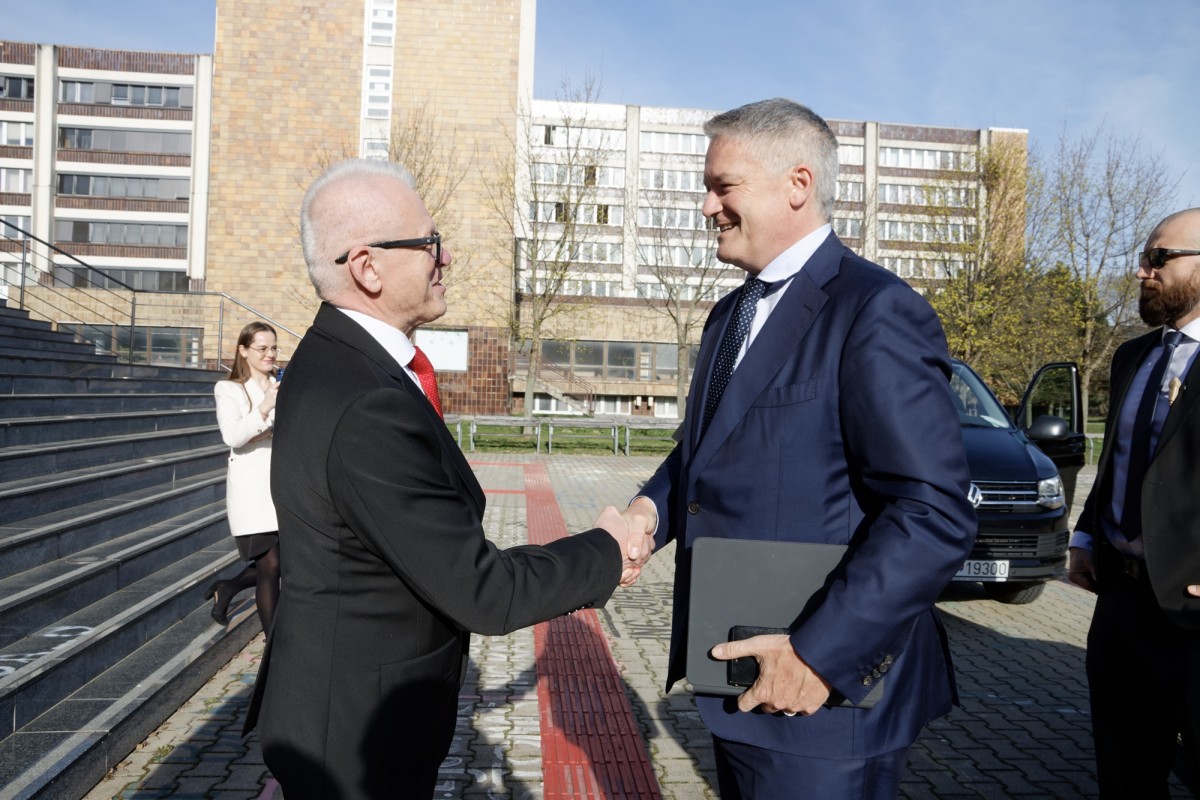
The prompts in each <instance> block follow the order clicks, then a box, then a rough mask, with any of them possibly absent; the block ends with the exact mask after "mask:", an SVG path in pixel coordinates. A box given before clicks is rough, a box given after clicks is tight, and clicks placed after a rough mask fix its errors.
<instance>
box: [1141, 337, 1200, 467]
mask: <svg viewBox="0 0 1200 800" xmlns="http://www.w3.org/2000/svg"><path fill="white" fill-rule="evenodd" d="M1189 387H1190V389H1191V390H1190V391H1189ZM1198 401H1200V354H1198V355H1197V356H1196V357H1194V358H1193V359H1192V365H1191V366H1190V367H1188V371H1187V372H1186V373H1185V374H1184V376H1183V386H1182V387H1181V388H1180V390H1179V396H1178V397H1177V398H1176V399H1175V402H1174V403H1173V404H1172V405H1171V409H1170V410H1169V411H1168V412H1167V418H1166V419H1165V420H1163V427H1162V432H1161V433H1160V434H1159V436H1158V444H1157V445H1155V448H1154V454H1155V455H1156V454H1157V453H1158V452H1159V451H1160V450H1162V448H1163V444H1164V443H1165V442H1166V441H1167V440H1168V439H1170V438H1171V436H1172V435H1173V434H1174V433H1175V431H1177V430H1179V426H1180V425H1182V424H1183V420H1184V418H1185V417H1187V415H1188V412H1189V411H1190V410H1191V408H1192V406H1194V405H1196V403H1197V402H1198ZM1153 458H1154V456H1153V455H1151V459H1153Z"/></svg>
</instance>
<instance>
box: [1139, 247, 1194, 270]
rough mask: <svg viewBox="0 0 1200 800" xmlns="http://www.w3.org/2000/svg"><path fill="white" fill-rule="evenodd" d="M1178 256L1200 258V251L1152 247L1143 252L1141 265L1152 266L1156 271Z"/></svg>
mask: <svg viewBox="0 0 1200 800" xmlns="http://www.w3.org/2000/svg"><path fill="white" fill-rule="evenodd" d="M1177 256H1200V250H1169V249H1167V248H1166V247H1151V248H1150V249H1149V250H1143V251H1142V254H1141V259H1140V262H1141V265H1142V266H1143V267H1145V266H1151V267H1153V268H1154V269H1162V268H1163V267H1165V266H1166V265H1167V260H1168V259H1172V258H1176V257H1177Z"/></svg>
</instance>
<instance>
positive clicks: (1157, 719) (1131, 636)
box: [1087, 571, 1200, 800]
mask: <svg viewBox="0 0 1200 800" xmlns="http://www.w3.org/2000/svg"><path fill="white" fill-rule="evenodd" d="M1106 573H1107V574H1103V575H1102V578H1101V591H1100V594H1099V596H1098V597H1097V599H1096V610H1095V613H1094V615H1093V616H1092V625H1091V629H1090V630H1089V631H1088V645H1087V676H1088V688H1089V691H1090V694H1091V704H1092V738H1093V740H1094V741H1095V746H1096V768H1097V774H1098V778H1099V783H1100V797H1101V800H1119V799H1123V798H1130V800H1132V799H1133V798H1136V799H1137V800H1148V799H1149V798H1166V797H1168V790H1167V779H1168V777H1169V775H1170V772H1171V766H1172V764H1173V763H1174V760H1175V753H1176V741H1177V738H1178V737H1179V736H1182V739H1183V749H1184V758H1185V761H1186V766H1187V768H1188V772H1189V773H1190V775H1191V776H1192V779H1193V781H1194V780H1195V779H1196V778H1197V777H1200V772H1198V771H1197V768H1198V767H1200V750H1198V744H1200V631H1192V630H1186V629H1184V628H1180V627H1178V626H1177V625H1174V624H1173V623H1171V622H1170V621H1169V620H1167V618H1166V617H1165V616H1164V615H1163V613H1162V611H1161V610H1160V609H1159V607H1158V602H1157V601H1156V600H1155V598H1154V592H1153V590H1152V589H1151V588H1150V582H1149V580H1147V579H1146V578H1144V577H1143V578H1141V579H1133V578H1129V577H1126V576H1123V575H1120V574H1114V573H1112V572H1110V571H1106ZM1197 578H1198V579H1200V576H1197Z"/></svg>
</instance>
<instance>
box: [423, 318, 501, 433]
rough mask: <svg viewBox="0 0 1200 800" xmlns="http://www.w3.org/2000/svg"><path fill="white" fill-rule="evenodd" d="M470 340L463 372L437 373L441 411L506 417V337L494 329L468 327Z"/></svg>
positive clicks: (475, 326) (476, 326)
mask: <svg viewBox="0 0 1200 800" xmlns="http://www.w3.org/2000/svg"><path fill="white" fill-rule="evenodd" d="M467 337H468V338H469V339H470V341H471V351H470V356H469V366H468V369H467V371H466V372H439V373H437V379H438V391H439V393H440V394H441V397H442V409H443V410H444V411H445V412H446V413H447V414H507V413H508V407H509V398H510V396H511V390H510V388H509V384H508V358H509V356H508V353H509V346H508V337H507V336H506V335H504V332H503V331H501V330H498V329H496V328H484V327H480V326H478V325H468V326H467Z"/></svg>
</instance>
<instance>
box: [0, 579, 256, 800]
mask: <svg viewBox="0 0 1200 800" xmlns="http://www.w3.org/2000/svg"><path fill="white" fill-rule="evenodd" d="M230 557H231V558H232V556H230ZM215 566H216V565H215V563H213V562H210V563H209V564H207V565H195V569H194V570H193V572H192V574H191V575H190V576H189V577H188V578H187V579H185V580H186V582H187V583H189V584H190V586H189V587H188V589H187V590H186V591H184V592H181V593H176V594H175V597H176V598H177V599H180V600H181V603H182V606H183V608H182V609H181V610H182V611H184V612H186V614H185V615H184V616H182V618H181V619H180V620H179V621H178V622H176V623H175V624H173V625H171V626H170V627H168V628H166V629H165V630H163V631H162V632H161V633H158V634H157V635H155V636H154V637H153V638H151V639H149V640H148V641H146V642H145V644H143V645H142V646H141V647H139V648H137V649H136V650H134V651H132V652H131V653H129V655H127V656H125V657H124V658H123V659H121V660H120V661H118V662H116V663H115V664H114V665H113V666H112V667H110V668H109V669H107V670H106V671H105V672H103V673H101V674H100V675H98V676H97V677H95V678H93V679H92V680H90V681H89V682H87V683H86V684H84V685H83V686H82V687H81V688H79V689H77V690H76V691H74V692H72V693H71V694H69V695H67V696H66V697H65V699H63V700H62V701H60V702H58V703H57V704H55V705H53V706H51V707H50V708H49V709H48V710H47V711H46V712H44V713H43V714H41V715H40V716H38V717H36V718H35V719H33V720H31V721H30V722H28V723H27V724H25V725H24V726H22V727H19V728H17V729H16V730H15V731H14V732H13V733H12V734H11V735H9V736H7V737H6V738H4V739H0V786H3V787H5V792H6V793H5V794H4V797H5V798H9V797H11V798H13V800H18V798H19V799H20V800H41V799H42V798H46V799H47V800H49V798H63V797H83V796H84V795H86V794H87V793H88V791H90V790H91V789H92V788H93V787H94V786H95V785H96V784H97V783H99V781H100V779H101V778H103V777H104V775H105V774H106V773H107V772H108V770H109V769H111V768H112V767H113V766H115V765H116V764H117V763H118V762H119V761H121V760H122V759H124V758H125V757H126V756H128V755H129V753H130V752H132V751H133V749H134V748H136V747H137V746H138V745H139V744H140V743H141V742H142V741H144V740H145V738H146V736H148V735H149V734H150V733H151V732H152V731H153V730H154V729H155V728H157V727H158V726H159V725H161V724H162V723H163V722H164V721H165V720H166V719H167V718H168V717H170V715H171V714H172V713H174V712H175V710H176V709H177V708H178V707H179V706H180V705H182V704H183V703H184V702H186V700H187V699H188V698H189V697H191V696H192V695H193V694H194V693H195V692H196V691H198V690H199V689H200V688H201V687H202V686H203V685H204V683H205V681H206V680H208V678H209V677H210V676H211V675H212V674H213V673H214V672H216V671H217V670H218V669H220V668H221V667H222V666H224V665H225V664H226V663H228V662H229V660H230V659H231V658H233V657H234V656H236V655H237V654H238V653H239V652H240V651H241V650H242V648H244V647H245V646H246V645H247V644H249V642H250V640H251V639H253V638H254V636H256V635H257V634H258V633H259V632H260V630H261V627H260V625H259V622H258V615H257V614H255V613H253V605H252V604H250V603H246V602H243V603H242V604H241V606H240V608H239V613H238V614H237V615H236V616H232V617H231V622H230V625H229V627H228V628H222V627H220V626H218V625H215V624H214V623H213V621H212V619H210V618H209V616H208V608H209V603H208V602H207V601H203V597H202V594H203V590H204V587H205V586H206V585H207V583H208V582H209V581H210V580H211V579H212V578H213V574H214V573H213V568H214V567H215ZM183 582H185V581H181V583H183ZM170 594H171V591H170V590H164V592H162V595H164V597H162V598H161V599H162V602H164V603H165V602H171V601H170V599H169V597H166V595H170ZM198 597H199V598H200V602H195V601H196V598H198ZM136 624H137V622H136V620H134V621H131V622H129V623H127V625H126V626H125V627H129V626H133V625H136ZM93 633H99V632H93ZM105 633H109V634H110V635H114V634H113V632H112V631H111V630H109V631H105ZM68 648H69V649H72V650H73V649H77V648H75V647H73V643H72V644H68V645H67V648H64V649H68ZM2 680H3V679H0V685H2ZM7 700H8V699H7V698H5V700H0V710H2V711H3V713H4V715H5V718H6V719H8V718H10V717H9V716H8V711H9V708H10V705H9V704H8V702H7ZM16 700H17V698H13V702H12V704H11V708H13V709H14V710H15V708H16V706H17V705H18V703H17V702H16Z"/></svg>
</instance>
